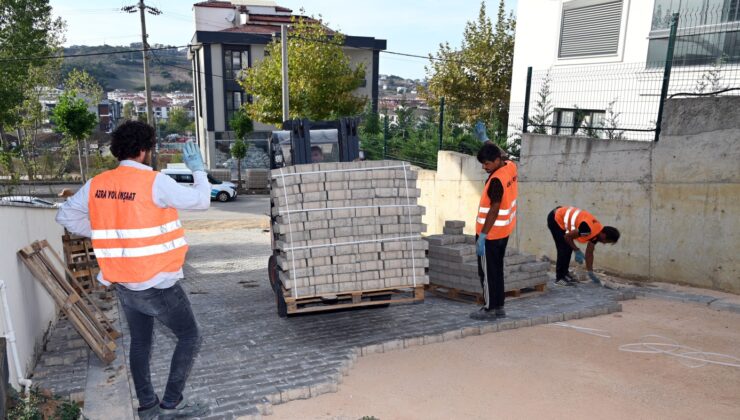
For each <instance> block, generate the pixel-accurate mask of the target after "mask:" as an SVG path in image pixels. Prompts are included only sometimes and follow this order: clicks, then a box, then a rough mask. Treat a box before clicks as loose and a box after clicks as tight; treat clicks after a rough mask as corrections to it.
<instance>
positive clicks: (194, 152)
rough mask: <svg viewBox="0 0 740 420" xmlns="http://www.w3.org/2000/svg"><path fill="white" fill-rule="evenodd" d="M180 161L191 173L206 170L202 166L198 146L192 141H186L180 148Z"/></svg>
mask: <svg viewBox="0 0 740 420" xmlns="http://www.w3.org/2000/svg"><path fill="white" fill-rule="evenodd" d="M182 161H183V162H185V166H187V167H188V169H190V170H191V171H193V172H195V171H205V170H206V167H205V165H204V164H203V158H202V157H201V156H200V150H198V146H196V145H195V143H193V141H192V140H188V141H187V143H185V146H184V147H183V148H182Z"/></svg>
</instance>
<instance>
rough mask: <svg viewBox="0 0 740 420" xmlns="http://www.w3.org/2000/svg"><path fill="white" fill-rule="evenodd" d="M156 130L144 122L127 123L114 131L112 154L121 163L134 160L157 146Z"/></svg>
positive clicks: (111, 146)
mask: <svg viewBox="0 0 740 420" xmlns="http://www.w3.org/2000/svg"><path fill="white" fill-rule="evenodd" d="M155 135H156V133H155V131H154V128H153V127H152V126H151V125H149V124H147V123H145V122H142V121H126V122H124V123H123V124H121V125H119V126H118V128H116V129H115V131H113V134H112V137H113V140H112V141H111V145H110V152H111V153H113V156H115V157H116V159H118V160H119V161H122V160H126V159H132V158H135V157H137V156H139V154H141V151H142V150H144V151H146V150H151V149H153V148H154V144H155Z"/></svg>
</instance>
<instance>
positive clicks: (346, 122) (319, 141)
mask: <svg viewBox="0 0 740 420" xmlns="http://www.w3.org/2000/svg"><path fill="white" fill-rule="evenodd" d="M359 125H360V119H359V118H357V117H344V118H340V119H339V120H336V121H310V120H308V119H296V120H288V121H285V122H284V123H283V130H282V131H281V132H273V134H272V137H271V140H270V168H271V169H275V168H280V167H283V166H288V165H302V164H307V163H314V160H313V159H312V155H311V152H312V147H313V148H319V149H320V150H322V153H324V152H326V153H327V154H328V155H329V157H328V158H327V159H328V160H324V161H325V162H352V161H354V160H357V159H359V158H360V155H361V152H360V140H359V137H358V135H357V132H358V128H359ZM312 133H313V135H312ZM288 137H289V138H288Z"/></svg>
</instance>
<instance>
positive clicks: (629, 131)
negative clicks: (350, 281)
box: [512, 1, 740, 141]
mask: <svg viewBox="0 0 740 420" xmlns="http://www.w3.org/2000/svg"><path fill="white" fill-rule="evenodd" d="M657 3H658V4H657V5H656V8H655V12H654V16H653V20H652V27H651V31H650V36H649V40H648V43H649V46H648V53H647V56H646V60H645V61H643V62H638V63H617V64H584V65H569V66H559V67H553V68H550V69H543V70H533V69H532V68H531V67H530V68H529V69H528V74H527V93H526V99H525V102H524V104H523V106H522V107H521V108H523V109H522V111H521V112H522V114H519V115H522V120H521V121H522V131H523V132H530V133H539V134H555V135H574V136H584V137H592V138H600V139H623V140H655V141H657V140H658V139H659V138H660V123H661V120H662V114H663V105H664V104H665V101H666V100H667V99H670V98H673V97H692V96H724V95H740V1H731V2H725V4H724V5H723V6H722V7H717V8H709V7H705V8H702V9H701V10H693V11H685V10H681V9H680V8H679V7H678V6H676V7H674V8H671V7H670V6H671V4H672V3H676V4H679V2H657ZM662 3H666V4H667V6H665V7H661V6H663V5H662ZM513 112H516V111H515V110H514V107H512V113H513Z"/></svg>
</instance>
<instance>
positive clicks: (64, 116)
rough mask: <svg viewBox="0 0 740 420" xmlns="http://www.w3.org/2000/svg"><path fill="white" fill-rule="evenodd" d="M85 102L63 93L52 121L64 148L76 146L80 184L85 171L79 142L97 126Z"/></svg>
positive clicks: (70, 93) (73, 95)
mask: <svg viewBox="0 0 740 420" xmlns="http://www.w3.org/2000/svg"><path fill="white" fill-rule="evenodd" d="M87 108H88V105H87V102H85V100H84V99H81V98H78V97H77V96H75V94H74V92H65V93H64V94H63V95H62V96H61V97H60V98H59V103H57V106H56V107H54V111H53V113H52V119H53V121H54V124H56V129H57V131H59V132H60V133H62V134H64V136H65V143H66V144H65V147H70V148H71V147H74V146H75V145H76V146H77V159H78V161H79V164H80V175H81V176H82V182H83V183H84V182H86V181H87V178H86V171H85V167H84V165H83V164H82V147H81V142H82V141H83V140H84V139H86V138H87V137H88V136H89V135H90V134H91V133H92V131H93V129H94V128H95V125H96V124H97V116H96V115H95V113H93V112H90V111H88V109H87Z"/></svg>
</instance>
